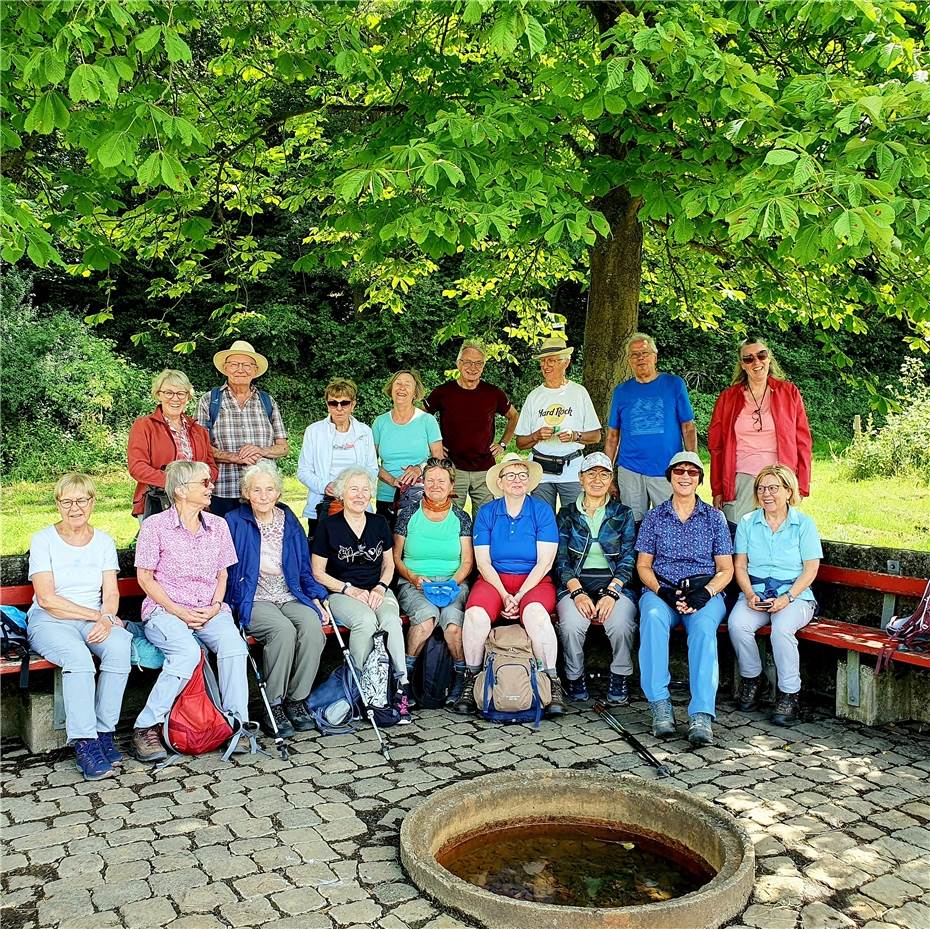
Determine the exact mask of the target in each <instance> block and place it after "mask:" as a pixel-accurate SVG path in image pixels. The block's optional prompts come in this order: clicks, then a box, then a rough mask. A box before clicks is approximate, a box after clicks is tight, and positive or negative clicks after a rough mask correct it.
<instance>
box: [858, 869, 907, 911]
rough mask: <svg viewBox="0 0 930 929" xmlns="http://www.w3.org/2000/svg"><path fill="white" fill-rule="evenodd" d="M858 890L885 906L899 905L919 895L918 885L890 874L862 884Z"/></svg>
mask: <svg viewBox="0 0 930 929" xmlns="http://www.w3.org/2000/svg"><path fill="white" fill-rule="evenodd" d="M859 890H860V891H861V892H862V893H864V894H865V895H866V896H867V897H871V898H872V899H873V900H877V901H878V902H879V903H883V904H884V905H885V906H886V907H896V906H901V905H902V904H903V903H906V902H907V901H908V900H913V899H914V898H915V897H918V896H920V888H919V887H915V886H914V885H913V884H908V883H906V882H905V881H902V880H900V879H899V878H897V877H894V876H893V875H890V874H886V875H884V876H883V877H880V878H878V879H877V880H874V881H870V882H869V883H868V884H864V885H863V886H862V887H860V888H859Z"/></svg>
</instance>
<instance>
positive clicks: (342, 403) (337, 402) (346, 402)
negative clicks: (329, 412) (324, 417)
mask: <svg viewBox="0 0 930 929" xmlns="http://www.w3.org/2000/svg"><path fill="white" fill-rule="evenodd" d="M353 403H355V401H354V400H327V401H326V405H327V406H331V407H332V408H333V409H336V407H339V409H340V410H343V409H345V408H346V407H347V406H352V404H353Z"/></svg>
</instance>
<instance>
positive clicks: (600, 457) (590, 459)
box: [581, 452, 614, 472]
mask: <svg viewBox="0 0 930 929" xmlns="http://www.w3.org/2000/svg"><path fill="white" fill-rule="evenodd" d="M592 468H605V469H606V470H607V471H610V472H613V469H614V466H613V462H612V461H611V460H610V459H609V458H608V457H607V456H606V455H605V454H604V453H603V452H591V454H590V455H585V456H584V458H583V459H582V461H581V470H582V472H584V471H590V470H591V469H592Z"/></svg>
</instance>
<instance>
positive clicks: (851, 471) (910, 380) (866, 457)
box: [842, 356, 930, 483]
mask: <svg viewBox="0 0 930 929" xmlns="http://www.w3.org/2000/svg"><path fill="white" fill-rule="evenodd" d="M891 393H892V396H893V397H894V399H895V400H896V401H897V405H898V410H897V411H895V412H891V413H889V414H888V416H887V417H886V420H885V423H884V425H883V426H881V427H876V426H875V424H874V423H873V421H872V417H871V416H870V417H869V419H868V421H867V424H866V428H865V430H863V432H861V433H860V434H859V435H857V436H855V437H854V439H853V442H852V444H851V445H850V446H849V447H848V448H847V449H846V451H845V452H844V453H843V455H842V461H843V465H844V468H843V470H844V472H845V474H846V476H848V477H850V478H851V479H852V480H857V481H858V480H866V479H867V478H872V477H899V476H900V477H909V478H916V479H917V480H919V481H921V482H922V483H930V383H928V381H927V369H926V365H925V364H924V362H922V361H921V360H920V359H918V358H915V357H913V356H911V357H908V358H905V359H904V361H903V363H902V364H901V375H900V378H899V381H898V384H897V385H896V386H894V387H892V389H891Z"/></svg>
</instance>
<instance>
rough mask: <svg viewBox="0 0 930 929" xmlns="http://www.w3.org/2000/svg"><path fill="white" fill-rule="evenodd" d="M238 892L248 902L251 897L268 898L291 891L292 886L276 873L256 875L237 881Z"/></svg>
mask: <svg viewBox="0 0 930 929" xmlns="http://www.w3.org/2000/svg"><path fill="white" fill-rule="evenodd" d="M235 886H236V892H237V893H238V894H239V895H240V896H241V897H244V898H245V899H246V900H248V899H249V898H251V897H267V896H268V895H269V894H273V893H276V892H277V891H280V890H290V889H291V885H290V884H289V883H288V882H287V881H286V880H285V879H284V878H283V877H282V876H281V875H280V874H276V873H275V872H274V871H269V872H267V873H266V874H254V875H252V876H251V877H244V878H242V879H241V880H238V881H236V885H235Z"/></svg>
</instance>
